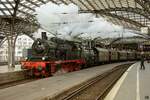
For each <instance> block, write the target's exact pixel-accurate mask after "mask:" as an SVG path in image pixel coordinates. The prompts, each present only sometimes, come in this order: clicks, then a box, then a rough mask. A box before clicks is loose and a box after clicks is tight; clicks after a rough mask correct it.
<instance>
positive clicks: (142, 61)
mask: <svg viewBox="0 0 150 100" xmlns="http://www.w3.org/2000/svg"><path fill="white" fill-rule="evenodd" d="M140 69H144V70H145V65H144V52H141V68H140Z"/></svg>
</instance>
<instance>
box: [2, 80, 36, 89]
mask: <svg viewBox="0 0 150 100" xmlns="http://www.w3.org/2000/svg"><path fill="white" fill-rule="evenodd" d="M35 80H37V79H35V78H28V79H23V80H18V81H13V82H9V83H5V84H0V89H4V88H8V87H12V86H16V85H20V84H24V83H28V82H32V81H35Z"/></svg>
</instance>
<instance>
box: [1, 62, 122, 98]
mask: <svg viewBox="0 0 150 100" xmlns="http://www.w3.org/2000/svg"><path fill="white" fill-rule="evenodd" d="M120 64H123V63H115V64H107V65H101V66H97V67H93V68H88V69H84V70H80V71H76V72H72V73H66V74H63V75H59V76H53V77H49V78H45V79H40V80H37V81H34V82H29V83H26V84H21V85H17V86H14V87H9V88H6V89H1V90H0V100H43V99H44V100H48V99H47V98H51V97H53V96H55V95H57V94H59V93H62V92H63V91H65V90H68V89H70V88H71V87H73V86H76V85H79V84H81V83H82V82H85V81H87V80H89V79H91V78H92V77H95V76H97V75H99V74H102V73H104V72H106V71H108V70H110V69H112V68H114V67H115V66H118V65H120Z"/></svg>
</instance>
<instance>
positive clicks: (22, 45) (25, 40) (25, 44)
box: [0, 35, 33, 62]
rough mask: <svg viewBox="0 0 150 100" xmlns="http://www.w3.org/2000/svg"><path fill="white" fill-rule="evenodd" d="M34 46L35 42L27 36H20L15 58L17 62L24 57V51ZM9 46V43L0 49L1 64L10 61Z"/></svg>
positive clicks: (5, 43)
mask: <svg viewBox="0 0 150 100" xmlns="http://www.w3.org/2000/svg"><path fill="white" fill-rule="evenodd" d="M32 44H33V40H32V39H31V38H30V37H28V36H26V35H22V36H18V38H17V41H16V48H15V58H16V61H19V60H20V59H21V57H22V51H23V49H27V48H30V47H31V46H32ZM7 47H8V44H7V41H5V42H4V43H3V45H2V46H1V48H0V62H5V61H7V60H8V59H7V58H8V48H7Z"/></svg>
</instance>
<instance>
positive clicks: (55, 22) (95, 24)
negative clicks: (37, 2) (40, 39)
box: [36, 3, 135, 39]
mask: <svg viewBox="0 0 150 100" xmlns="http://www.w3.org/2000/svg"><path fill="white" fill-rule="evenodd" d="M78 10H79V8H78V7H77V6H76V5H74V4H69V5H63V4H61V5H55V4H52V3H48V4H46V5H43V6H41V7H40V8H37V9H36V13H37V19H38V21H39V23H40V24H41V26H42V28H43V29H44V30H46V31H47V32H49V34H52V35H51V36H57V37H60V38H65V39H73V38H75V37H77V36H78V37H82V38H95V37H102V38H107V37H118V36H122V34H123V36H124V37H126V36H134V35H135V34H134V33H131V32H127V31H126V32H125V31H124V29H123V28H122V27H121V26H117V25H114V24H111V23H109V22H107V21H106V20H105V19H104V18H102V17H99V18H96V17H95V15H93V14H89V13H86V14H78Z"/></svg>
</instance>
